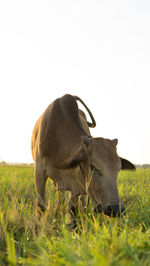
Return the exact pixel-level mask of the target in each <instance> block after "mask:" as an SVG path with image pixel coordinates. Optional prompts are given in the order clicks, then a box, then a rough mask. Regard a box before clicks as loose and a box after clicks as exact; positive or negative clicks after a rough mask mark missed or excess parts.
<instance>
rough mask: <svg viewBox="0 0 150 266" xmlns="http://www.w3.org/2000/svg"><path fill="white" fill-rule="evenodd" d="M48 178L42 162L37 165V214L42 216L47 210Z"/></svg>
mask: <svg viewBox="0 0 150 266" xmlns="http://www.w3.org/2000/svg"><path fill="white" fill-rule="evenodd" d="M47 178H48V177H47V176H46V173H45V171H44V170H43V167H42V165H41V163H40V162H36V164H35V185H36V192H37V214H40V215H41V214H42V213H43V212H44V211H45V210H46V209H45V186H46V181H47Z"/></svg>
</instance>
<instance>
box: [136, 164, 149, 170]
mask: <svg viewBox="0 0 150 266" xmlns="http://www.w3.org/2000/svg"><path fill="white" fill-rule="evenodd" d="M135 166H136V168H142V169H150V164H136V165H135Z"/></svg>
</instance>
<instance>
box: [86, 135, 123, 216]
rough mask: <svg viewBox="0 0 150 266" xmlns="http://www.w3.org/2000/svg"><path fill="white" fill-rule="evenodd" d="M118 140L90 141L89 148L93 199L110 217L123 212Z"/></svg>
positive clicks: (90, 181)
mask: <svg viewBox="0 0 150 266" xmlns="http://www.w3.org/2000/svg"><path fill="white" fill-rule="evenodd" d="M116 145H117V140H116V139H115V140H109V139H103V138H92V139H90V141H89V143H88V145H87V147H88V154H89V160H90V165H91V171H92V175H91V178H90V180H89V184H88V191H89V194H90V196H91V198H92V199H93V200H94V201H95V202H96V205H97V209H98V210H99V209H100V206H101V208H102V209H103V210H104V213H105V214H106V215H108V216H117V215H120V213H121V212H123V211H124V210H125V209H124V206H123V203H122V202H121V201H120V198H119V194H118V188H117V176H118V172H119V170H120V169H121V160H120V158H119V156H118V155H117V152H116Z"/></svg>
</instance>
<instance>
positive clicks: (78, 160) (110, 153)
mask: <svg viewBox="0 0 150 266" xmlns="http://www.w3.org/2000/svg"><path fill="white" fill-rule="evenodd" d="M77 100H79V101H80V102H81V103H82V104H83V105H84V107H85V108H86V109H87V111H88V112H89V114H90V117H91V119H92V123H89V122H87V120H86V116H85V114H84V112H83V111H81V110H79V109H78V105H77V102H76V101H77ZM95 125H96V123H95V120H94V118H93V116H92V114H91V112H90V110H89V109H88V108H87V106H86V105H85V104H84V102H83V101H82V100H81V99H80V98H79V97H76V96H71V95H69V94H66V95H64V96H63V97H61V98H58V99H56V100H55V101H54V102H53V103H51V104H50V105H49V106H48V107H47V109H46V110H45V112H44V113H43V114H42V115H41V117H40V118H39V120H38V121H37V123H36V125H35V127H34V130H33V134H32V143H31V149H32V155H33V159H34V161H35V182H36V189H37V209H38V210H42V211H44V210H45V185H46V180H47V178H48V177H50V178H51V179H52V180H53V182H54V184H55V186H56V187H57V188H58V189H59V190H62V191H70V192H71V195H72V197H71V200H70V203H69V209H70V211H71V212H72V213H73V214H75V210H76V207H77V206H76V205H77V202H78V196H79V195H85V194H88V195H89V196H90V198H91V199H92V200H93V201H94V202H95V204H96V210H98V211H99V210H101V209H103V210H104V213H105V214H107V215H109V216H111V215H112V216H117V215H119V214H120V213H122V212H123V211H124V210H125V209H124V206H123V203H122V202H121V201H120V199H119V195H118V188H117V175H118V172H119V170H120V169H121V168H122V166H123V168H124V169H134V168H135V167H134V165H133V164H132V163H130V162H129V161H127V160H125V159H123V158H120V157H119V156H118V155H117V152H116V145H117V142H118V141H117V139H114V140H109V139H104V138H93V137H91V136H90V131H89V127H95Z"/></svg>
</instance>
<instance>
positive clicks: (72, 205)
mask: <svg viewBox="0 0 150 266" xmlns="http://www.w3.org/2000/svg"><path fill="white" fill-rule="evenodd" d="M85 199H86V195H80V196H74V195H72V194H71V197H70V200H69V203H68V209H69V213H70V218H71V223H70V226H71V228H72V229H75V228H76V226H77V223H76V216H77V213H78V208H79V203H80V202H81V204H82V208H83V209H85V208H86V200H85Z"/></svg>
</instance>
